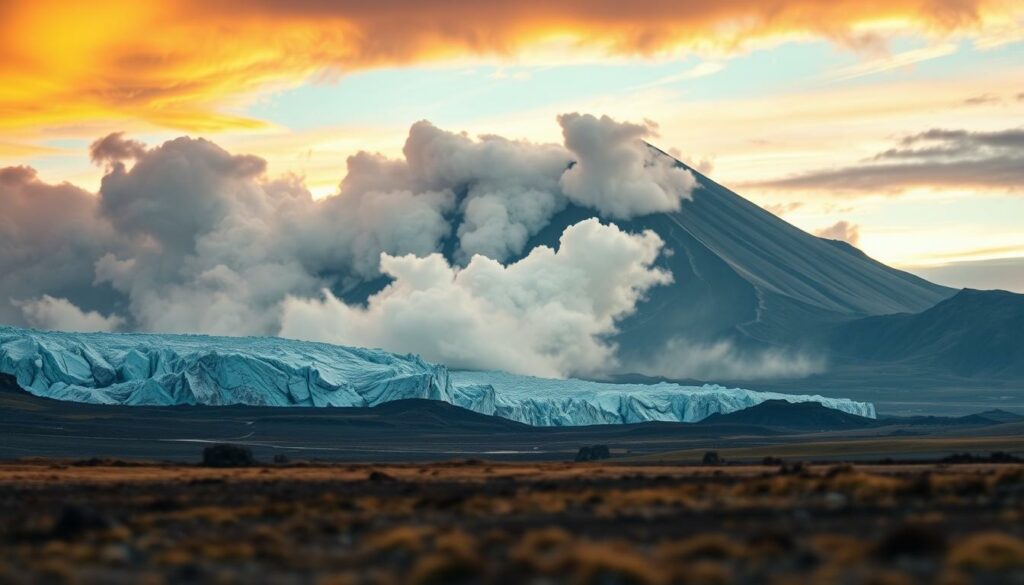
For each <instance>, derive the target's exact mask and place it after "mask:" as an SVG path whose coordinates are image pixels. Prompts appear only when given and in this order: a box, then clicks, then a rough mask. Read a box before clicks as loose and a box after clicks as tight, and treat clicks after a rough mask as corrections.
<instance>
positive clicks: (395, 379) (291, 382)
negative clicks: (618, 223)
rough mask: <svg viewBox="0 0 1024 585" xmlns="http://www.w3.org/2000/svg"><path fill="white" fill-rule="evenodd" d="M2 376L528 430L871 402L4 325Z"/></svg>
mask: <svg viewBox="0 0 1024 585" xmlns="http://www.w3.org/2000/svg"><path fill="white" fill-rule="evenodd" d="M0 373H4V374H10V375H13V376H14V377H15V378H16V379H17V381H18V384H19V385H20V386H21V387H22V388H25V389H26V390H28V391H29V392H31V393H33V394H35V395H37V396H43V397H47V398H54V399H58V400H70V401H77V402H90V403H99V404H127V405H177V404H193V405H195V404H202V405H227V404H247V405H261V406H374V405H377V404H381V403H384V402H388V401H391V400H401V399H406V398H423V399H431V400H443V401H446V402H450V403H453V404H456V405H458V406H462V407H464V408H468V409H470V410H474V411H476V412H481V413H484V414H492V415H497V416H501V417H505V418H509V419H512V420H517V421H520V422H524V423H528V424H532V425H544V426H551V425H554V426H558V425H588V424H615V423H632V422H642V421H649V420H660V421H687V422H690V421H697V420H700V419H702V418H704V417H706V416H709V415H710V414H713V413H716V412H732V411H735V410H740V409H743V408H746V407H748V406H753V405H755V404H759V403H761V402H763V401H765V400H771V399H784V400H789V401H791V402H800V401H814V402H820V403H822V404H823V405H825V406H828V407H830V408H836V409H838V410H842V411H844V412H850V413H853V414H858V415H861V416H870V417H873V416H874V415H875V411H874V406H873V405H871V404H870V403H863V402H854V401H851V400H847V399H841V398H825V397H822V396H805V395H788V394H775V393H767V392H754V391H750V390H743V389H738V388H723V387H720V386H711V385H708V386H703V387H695V386H680V385H676V384H655V385H639V384H603V383H597V382H586V381H582V380H547V379H541V378H531V377H528V376H516V375H512V374H505V373H502V372H455V373H453V374H449V372H448V370H447V369H446V368H445V367H444V366H440V365H435V364H430V363H428V362H425V361H423V360H422V359H420V358H419V357H418V356H412V355H405V356H402V355H396V354H392V353H388V352H385V351H381V350H372V349H360V348H352V347H341V346H336V345H328V344H324V343H312V342H305V341H293V340H286V339H276V338H255V337H207V336H198V335H155V334H154V335H148V334H125V333H62V332H51V331H36V330H31V329H20V328H14V327H0Z"/></svg>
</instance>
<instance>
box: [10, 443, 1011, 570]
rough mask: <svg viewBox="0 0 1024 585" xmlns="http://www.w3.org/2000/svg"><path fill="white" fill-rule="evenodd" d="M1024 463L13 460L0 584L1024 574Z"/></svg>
mask: <svg viewBox="0 0 1024 585" xmlns="http://www.w3.org/2000/svg"><path fill="white" fill-rule="evenodd" d="M1022 480H1024V472H1022V468H1021V467H1020V466H993V465H987V466H986V465H964V466H946V467H944V466H866V465H857V466H848V465H845V466H814V465H811V466H804V467H802V468H793V467H790V468H788V469H787V470H786V472H785V473H783V472H780V470H779V469H778V468H777V467H762V466H757V467H731V466H724V467H723V466H720V467H716V468H701V467H666V466H657V467H629V466H616V465H604V464H586V465H564V464H555V465H543V464H522V465H520V464H492V463H486V464H479V463H460V464H441V465H427V466H415V465H388V466H380V465H378V466H364V465H341V466H329V465H324V466H311V465H310V466H274V467H269V468H255V469H249V468H243V469H204V468H197V467H161V466H151V467H145V466H142V467H133V466H104V465H102V464H99V463H98V464H96V465H88V466H76V465H59V466H56V467H55V466H53V465H51V464H50V463H44V462H39V463H35V464H20V465H7V466H4V465H0V582H3V583H8V582H10V583H19V582H24V583H34V582H40V581H43V580H49V581H51V582H61V583H63V582H68V583H70V582H78V583H114V582H144V581H146V580H151V581H152V582H154V583H157V582H190V583H191V582H196V583H214V582H217V583H220V582H240V583H246V582H266V581H282V580H287V579H295V578H296V577H297V576H301V578H300V579H298V581H300V582H313V583H325V584H330V583H341V584H345V583H353V584H363V583H374V584H377V583H379V584H382V585H384V584H389V583H395V584H398V583H418V584H428V583H501V584H504V583H528V582H534V583H563V582H564V583H580V584H589V583H599V584H604V583H636V584H643V585H659V584H668V583H684V584H685V583H702V584H731V583H737V584H743V583H766V582H772V583H780V584H782V583H835V582H841V583H851V584H862V583H880V584H890V583H891V584H894V585H897V584H901V583H946V584H948V585H954V584H959V583H972V582H992V583H996V582H1007V581H1009V580H1012V579H1024V541H1022V540H1021V538H1022V535H1024V527H1022V526H1021V522H1020V521H1021V519H1022V511H1024V508H1022V507H1021V502H1022V501H1024V481H1022Z"/></svg>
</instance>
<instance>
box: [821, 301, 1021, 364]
mask: <svg viewBox="0 0 1024 585" xmlns="http://www.w3.org/2000/svg"><path fill="white" fill-rule="evenodd" d="M1022 331H1024V295H1019V294H1015V293H1011V292H1006V291H999V290H991V291H979V290H971V289H965V290H962V291H960V292H959V293H957V294H956V295H954V296H953V297H951V298H949V299H947V300H945V301H943V302H941V303H938V304H937V305H935V306H934V307H931V308H929V309H927V310H925V311H921V312H918V313H913V314H897V315H885V316H878V317H868V318H864V319H859V320H856V321H853V322H851V323H846V324H843V325H841V326H839V327H837V328H836V330H835V331H834V332H833V334H832V340H831V344H832V347H833V350H834V351H835V352H836V353H837V354H839V355H842V356H846V357H848V358H853V359H858V360H872V361H879V362H902V363H907V364H912V365H917V366H924V367H927V368H929V369H933V370H936V371H943V372H948V373H951V374H954V375H957V376H965V377H968V376H995V377H1016V378H1020V377H1024V341H1022V340H1021V332H1022Z"/></svg>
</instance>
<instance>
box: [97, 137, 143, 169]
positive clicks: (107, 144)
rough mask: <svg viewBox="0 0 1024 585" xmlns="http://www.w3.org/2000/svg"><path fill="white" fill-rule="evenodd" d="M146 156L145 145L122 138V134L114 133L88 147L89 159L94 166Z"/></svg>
mask: <svg viewBox="0 0 1024 585" xmlns="http://www.w3.org/2000/svg"><path fill="white" fill-rule="evenodd" d="M144 154H146V145H145V144H143V143H141V142H138V141H136V140H129V139H126V138H125V137H124V132H114V133H113V134H108V135H107V136H104V137H103V138H100V139H98V140H96V141H94V142H93V143H92V144H90V145H89V158H91V159H92V162H94V163H96V164H104V163H114V162H121V161H126V160H134V159H137V158H140V157H141V156H142V155H144Z"/></svg>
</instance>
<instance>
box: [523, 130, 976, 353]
mask: <svg viewBox="0 0 1024 585" xmlns="http://www.w3.org/2000/svg"><path fill="white" fill-rule="evenodd" d="M651 148H653V147H651ZM658 153H659V154H660V155H661V156H669V155H668V154H665V153H664V152H661V151H660V150H658ZM676 164H677V165H679V166H681V167H683V168H686V169H687V170H689V171H690V172H691V173H692V174H693V176H694V177H695V178H696V179H697V183H698V187H697V188H696V189H695V190H694V191H693V194H692V199H691V200H689V201H683V203H682V209H681V210H680V211H678V212H674V213H659V214H651V215H646V216H641V217H638V218H635V219H632V220H630V221H618V222H617V223H618V224H619V226H620V227H621V228H622V229H624V230H627V231H630V232H639V231H643V230H653V231H654V232H656V233H657V234H658V235H659V236H660V237H661V238H662V239H663V240H664V241H665V247H666V249H667V250H669V253H668V255H667V256H668V257H667V258H664V259H663V260H662V266H663V267H665V268H667V269H669V270H671V272H672V275H673V277H674V282H673V283H672V284H671V285H668V286H662V287H657V288H655V289H653V290H652V291H651V292H650V294H649V297H648V298H647V300H646V301H645V302H644V303H643V304H642V305H641V306H640V307H639V310H638V311H637V312H636V313H635V314H634V315H632V316H631V317H630V318H629V319H628V320H626V321H624V322H623V323H622V324H621V327H620V330H621V332H620V333H619V335H618V337H617V339H616V341H618V343H619V346H620V348H621V351H622V352H623V353H622V357H623V358H624V360H625V361H626V362H629V361H631V360H635V359H640V358H642V357H643V356H645V355H650V354H651V353H652V352H656V351H659V349H661V348H663V347H664V346H665V345H666V344H667V343H668V342H669V341H670V340H678V339H683V340H686V341H689V342H697V343H708V342H715V341H721V340H723V339H725V340H729V341H731V342H735V343H738V344H741V345H742V346H745V347H792V346H802V345H804V344H806V343H809V342H810V341H811V340H812V339H814V338H815V337H816V333H817V332H818V331H821V330H822V329H823V328H825V327H826V326H828V325H830V324H834V323H841V322H848V321H851V320H855V319H859V318H863V317H869V316H878V315H888V314H894V313H916V312H919V311H923V310H925V309H928V308H930V307H932V306H934V305H935V304H936V303H938V302H940V301H943V300H945V299H947V298H949V297H951V296H952V295H954V294H955V293H956V290H955V289H951V288H947V287H944V286H940V285H937V284H933V283H931V282H928V281H926V280H924V279H922V278H919V277H917V276H914V275H912V274H909V273H907V272H903V271H901V270H896V269H894V268H890V267H889V266H886V265H885V264H882V263H880V262H878V261H876V260H873V259H871V258H870V257H868V256H867V255H866V254H864V253H863V252H861V251H860V250H858V249H857V248H855V247H853V246H851V245H849V244H847V243H846V242H841V241H837V240H828V239H824V238H819V237H816V236H813V235H811V234H808V233H807V232H804V231H803V230H800V229H799V228H797V227H795V226H793V225H791V224H789V223H786V222H785V221H783V220H782V219H780V218H779V217H777V216H775V215H774V214H772V213H770V212H768V211H766V210H764V209H762V208H761V207H759V206H757V205H755V204H754V203H752V202H750V201H748V200H746V199H744V198H743V197H741V196H739V195H737V194H736V193H734V192H733V191H731V190H729V189H727V188H726V187H723V186H722V185H719V184H718V183H716V182H714V181H712V180H711V179H709V178H708V177H706V176H704V175H703V174H701V173H699V172H698V171H697V170H695V169H693V168H691V167H689V166H687V165H686V164H684V163H682V162H679V161H676ZM593 215H594V212H593V211H592V210H589V209H584V208H581V207H575V206H570V207H568V208H567V209H565V210H564V211H562V212H561V213H560V214H558V215H557V216H555V218H554V219H553V220H552V221H551V223H550V224H549V225H548V226H547V227H546V228H545V229H544V230H543V231H542V232H541V233H540V234H538V236H537V237H536V238H535V239H534V241H532V242H531V243H530V244H529V246H528V247H527V249H531V248H532V247H533V246H536V245H540V244H544V245H548V246H556V245H557V242H558V236H559V235H560V234H561V233H562V231H563V230H564V229H565V228H566V227H567V226H569V225H572V224H574V223H576V222H578V221H580V220H582V219H585V218H587V217H592V216H593Z"/></svg>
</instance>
